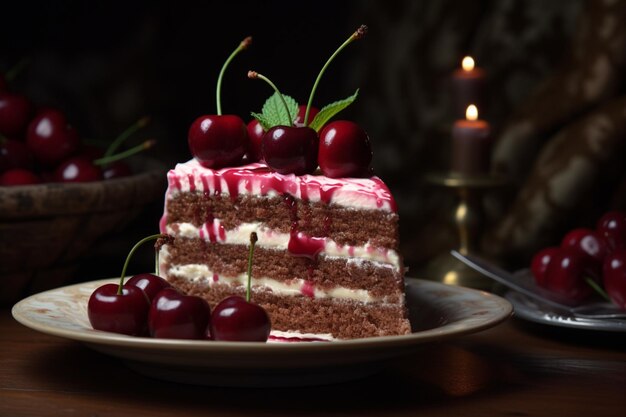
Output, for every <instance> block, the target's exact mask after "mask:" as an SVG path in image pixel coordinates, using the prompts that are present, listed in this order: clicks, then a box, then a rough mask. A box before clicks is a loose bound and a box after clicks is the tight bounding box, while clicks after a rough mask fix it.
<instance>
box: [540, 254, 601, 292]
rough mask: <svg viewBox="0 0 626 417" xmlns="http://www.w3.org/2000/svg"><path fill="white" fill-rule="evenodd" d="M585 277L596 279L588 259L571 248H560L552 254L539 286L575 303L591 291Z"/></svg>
mask: <svg viewBox="0 0 626 417" xmlns="http://www.w3.org/2000/svg"><path fill="white" fill-rule="evenodd" d="M586 278H592V279H597V276H596V275H594V272H593V269H592V268H590V264H589V261H588V259H587V258H585V257H582V256H581V255H580V253H579V252H578V251H577V250H574V249H572V248H560V249H559V250H558V251H557V252H556V253H555V254H554V255H553V256H552V260H551V261H550V263H549V264H548V266H547V268H546V274H545V279H544V281H543V283H542V284H541V285H540V286H541V287H543V288H545V289H547V290H550V291H552V292H554V293H555V294H558V295H559V296H561V297H562V298H563V300H566V301H568V302H571V303H574V304H575V303H579V302H581V301H583V300H585V299H586V298H588V297H589V296H590V295H591V294H592V293H593V290H592V289H591V287H590V286H589V284H587V282H586V281H585V279H586Z"/></svg>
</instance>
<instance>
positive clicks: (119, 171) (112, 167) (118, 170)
mask: <svg viewBox="0 0 626 417" xmlns="http://www.w3.org/2000/svg"><path fill="white" fill-rule="evenodd" d="M131 175H133V170H132V169H131V168H130V166H129V165H128V164H127V163H125V162H124V161H115V162H111V163H110V164H107V165H105V166H104V167H103V168H102V177H103V178H104V179H105V180H111V179H113V178H123V177H130V176H131Z"/></svg>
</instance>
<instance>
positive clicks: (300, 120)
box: [293, 104, 320, 127]
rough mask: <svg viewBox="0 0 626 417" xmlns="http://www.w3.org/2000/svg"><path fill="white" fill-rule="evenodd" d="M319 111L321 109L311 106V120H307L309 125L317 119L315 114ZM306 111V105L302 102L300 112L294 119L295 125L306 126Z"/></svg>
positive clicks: (299, 107)
mask: <svg viewBox="0 0 626 417" xmlns="http://www.w3.org/2000/svg"><path fill="white" fill-rule="evenodd" d="M319 112H320V111H319V110H318V109H317V108H316V107H313V106H311V108H310V109H309V120H308V121H307V126H308V125H309V124H310V123H311V122H312V121H313V119H315V116H316V115H317V113H319ZM304 113H306V105H305V104H300V105H299V106H298V114H297V115H296V119H295V120H294V121H293V124H294V125H295V126H297V127H301V126H304V123H303V121H304Z"/></svg>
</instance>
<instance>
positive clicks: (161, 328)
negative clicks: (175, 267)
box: [148, 288, 211, 339]
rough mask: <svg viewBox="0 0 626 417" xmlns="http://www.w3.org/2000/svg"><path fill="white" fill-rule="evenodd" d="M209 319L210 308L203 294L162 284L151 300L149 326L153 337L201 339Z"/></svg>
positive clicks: (204, 334) (203, 336) (204, 336)
mask: <svg viewBox="0 0 626 417" xmlns="http://www.w3.org/2000/svg"><path fill="white" fill-rule="evenodd" d="M210 321H211V308H210V307H209V303H207V301H206V300H205V299H204V298H201V297H197V296H193V295H183V294H181V293H179V292H178V291H176V290H175V289H174V288H165V289H163V290H161V291H160V292H159V293H158V294H157V295H156V296H155V297H154V300H152V306H151V307H150V315H149V316H148V328H149V330H150V335H151V336H152V337H158V338H166V339H204V338H206V332H207V329H208V327H209V323H210Z"/></svg>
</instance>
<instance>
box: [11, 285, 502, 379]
mask: <svg viewBox="0 0 626 417" xmlns="http://www.w3.org/2000/svg"><path fill="white" fill-rule="evenodd" d="M115 281H116V279H109V280H100V281H92V282H87V283H81V284H76V285H71V286H67V287H62V288H57V289H54V290H50V291H46V292H43V293H39V294H36V295H33V296H30V297H28V298H26V299H24V300H22V301H20V302H19V303H17V304H16V305H15V306H14V307H13V310H12V313H13V317H15V319H16V320H17V321H19V322H20V323H22V324H23V325H25V326H27V327H30V328H32V329H34V330H37V331H40V332H43V333H47V334H50V335H54V336H59V337H64V338H68V339H72V340H76V341H79V342H82V343H84V344H86V345H87V346H89V347H90V348H92V349H95V350H96V351H99V352H101V353H104V354H107V355H111V356H114V357H118V358H120V359H122V360H124V361H125V362H126V363H127V365H128V366H129V367H131V368H132V369H134V370H136V371H138V372H140V373H142V374H145V375H148V376H152V377H155V378H160V379H166V380H170V381H176V382H183V383H192V384H203V385H220V386H293V385H313V384H325V383H334V382H341V381H347V380H351V379H356V378H360V377H364V376H367V375H371V374H373V373H375V372H377V371H379V370H380V369H382V368H383V367H384V366H385V362H386V361H388V360H390V359H394V358H397V357H401V356H403V355H406V354H410V353H414V352H415V351H416V350H417V349H418V348H419V347H420V346H421V345H423V344H424V343H429V342H434V341H441V340H445V339H450V338H453V337H457V336H460V335H464V334H469V333H474V332H478V331H481V330H484V329H487V328H489V327H492V326H495V325H496V324H498V323H500V322H502V321H503V320H505V319H506V318H508V317H509V316H510V315H511V313H512V306H511V304H510V303H509V302H508V301H506V300H505V299H503V298H500V297H498V296H496V295H493V294H490V293H486V292H481V291H476V290H472V289H468V288H464V287H456V286H449V285H444V284H440V283H436V282H433V281H425V280H418V279H413V278H407V280H406V281H407V303H408V304H409V311H410V316H411V317H410V319H411V325H412V327H413V332H412V333H411V334H408V335H403V336H385V337H372V338H364V339H353V340H346V341H335V342H316V343H310V342H309V343H306V342H301V343H283V344H281V343H250V342H247V343H246V342H212V341H187V340H169V339H151V338H143V337H131V336H124V335H119V334H115V333H108V332H102V331H97V330H93V329H92V328H91V326H90V324H89V319H88V318H87V300H88V299H89V296H90V295H91V293H92V292H93V290H94V289H95V288H97V287H98V286H100V285H102V284H104V283H107V282H115Z"/></svg>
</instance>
